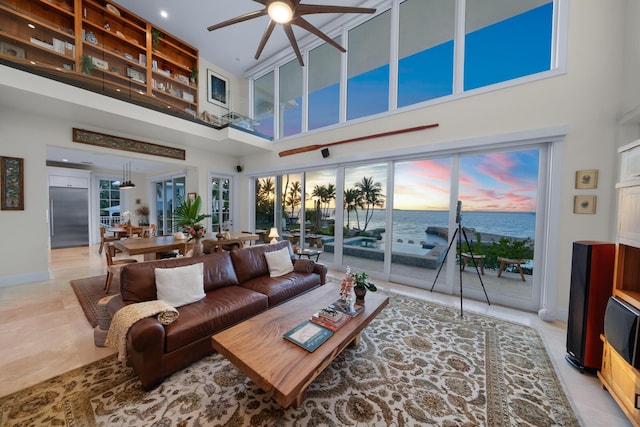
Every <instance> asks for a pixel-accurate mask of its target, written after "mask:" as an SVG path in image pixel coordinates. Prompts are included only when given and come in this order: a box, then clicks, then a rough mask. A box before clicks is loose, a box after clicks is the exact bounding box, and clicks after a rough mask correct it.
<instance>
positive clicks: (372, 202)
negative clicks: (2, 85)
mask: <svg viewBox="0 0 640 427" xmlns="http://www.w3.org/2000/svg"><path fill="white" fill-rule="evenodd" d="M356 189H358V190H359V191H360V192H361V193H362V195H363V197H364V201H365V204H366V211H365V214H364V228H363V229H362V231H365V230H366V229H367V227H368V226H369V222H370V221H371V218H373V213H374V211H375V208H376V207H382V206H384V197H385V196H384V194H382V185H381V184H380V183H379V182H373V177H368V178H367V177H366V176H363V177H362V181H360V182H356Z"/></svg>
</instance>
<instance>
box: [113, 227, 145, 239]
mask: <svg viewBox="0 0 640 427" xmlns="http://www.w3.org/2000/svg"><path fill="white" fill-rule="evenodd" d="M129 229H131V234H138V235H140V236H142V234H143V233H144V227H139V226H138V227H134V226H131V227H128V226H124V225H112V226H110V227H107V231H108V232H110V233H113V234H115V235H116V237H117V238H118V239H122V238H123V237H128V236H129Z"/></svg>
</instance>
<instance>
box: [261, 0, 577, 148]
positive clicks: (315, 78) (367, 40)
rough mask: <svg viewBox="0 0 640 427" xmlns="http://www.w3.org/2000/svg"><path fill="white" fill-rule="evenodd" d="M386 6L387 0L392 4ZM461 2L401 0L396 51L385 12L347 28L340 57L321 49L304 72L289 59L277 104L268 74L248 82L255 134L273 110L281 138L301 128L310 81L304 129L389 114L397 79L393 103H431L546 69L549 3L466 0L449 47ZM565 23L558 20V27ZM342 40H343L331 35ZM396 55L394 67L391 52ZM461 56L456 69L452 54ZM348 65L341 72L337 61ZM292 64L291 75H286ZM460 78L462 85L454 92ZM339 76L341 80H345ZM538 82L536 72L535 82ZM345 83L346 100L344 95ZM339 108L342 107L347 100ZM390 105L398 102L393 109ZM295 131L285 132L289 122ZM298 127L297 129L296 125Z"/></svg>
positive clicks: (549, 62) (268, 127)
mask: <svg viewBox="0 0 640 427" xmlns="http://www.w3.org/2000/svg"><path fill="white" fill-rule="evenodd" d="M389 3H391V2H389ZM457 3H459V1H458V0H404V1H401V2H400V5H399V13H398V14H397V15H394V19H398V23H397V25H398V28H399V34H398V45H397V46H393V49H392V48H391V31H392V28H395V22H394V23H393V24H394V25H392V22H391V11H390V10H387V11H385V12H383V13H381V14H380V15H378V16H376V17H374V18H372V19H370V20H369V21H367V22H365V23H363V24H361V25H358V26H356V27H353V28H351V29H349V33H348V42H347V44H348V46H347V49H348V52H347V54H346V55H342V54H341V53H340V52H339V51H337V50H336V49H334V48H333V47H332V46H329V45H327V44H326V43H325V44H322V45H320V46H319V47H316V48H314V49H312V50H311V51H310V52H309V60H308V64H307V66H306V67H303V68H302V71H301V74H297V71H295V67H297V65H296V63H295V61H292V62H291V63H287V64H286V65H283V66H282V67H281V68H280V73H282V74H283V75H282V76H281V79H280V81H279V83H280V91H279V92H280V93H276V94H275V96H276V98H279V97H281V101H276V100H275V99H274V83H275V82H274V78H273V75H274V73H275V72H271V73H269V74H267V75H265V76H262V77H260V78H258V79H257V80H255V81H254V93H255V97H254V118H255V119H256V120H258V121H259V122H260V125H259V126H258V130H259V131H260V132H262V133H265V134H267V135H270V136H273V134H274V128H273V126H274V120H273V106H274V102H278V104H277V105H278V106H279V107H280V108H281V109H282V110H283V111H281V113H280V116H281V120H280V123H279V126H280V128H279V129H280V130H281V132H280V134H279V135H278V136H289V135H293V134H294V133H297V132H301V131H302V127H301V123H304V117H302V113H303V111H304V110H303V109H302V107H301V106H300V102H299V101H298V99H299V98H300V94H302V93H304V87H303V86H301V85H300V84H299V79H300V78H301V79H302V81H304V73H305V72H306V73H307V77H308V84H307V89H308V109H307V112H308V117H307V123H308V130H314V129H318V128H322V127H324V126H330V125H333V124H336V123H339V122H340V120H341V119H342V117H341V115H340V114H341V111H346V120H353V119H358V118H361V117H366V116H370V115H374V114H379V113H383V112H386V111H388V109H389V107H390V105H389V104H390V102H389V95H390V94H389V90H390V87H393V86H392V85H391V84H390V82H392V81H393V82H396V81H397V93H396V94H395V95H396V96H397V107H406V106H410V105H413V104H416V103H420V102H424V101H428V100H433V99H437V98H442V97H446V96H447V95H452V94H453V93H454V90H455V91H456V93H460V92H463V91H468V90H473V89H476V88H479V87H483V86H488V85H493V84H496V83H501V82H506V81H509V80H513V79H517V78H519V77H524V76H531V75H534V74H537V73H541V72H544V71H549V70H551V69H552V66H553V64H554V61H553V57H554V55H556V53H555V52H554V50H553V47H554V40H553V34H554V31H553V21H554V17H555V16H557V13H556V11H555V10H554V2H553V1H552V0H517V1H515V0H466V1H464V4H465V13H464V16H463V17H462V21H463V22H461V24H462V25H463V28H464V31H465V36H464V43H462V40H459V41H460V43H457V44H456V43H454V34H455V28H456V24H457V22H456V18H457V16H456V4H457ZM561 24H564V23H561ZM335 40H336V41H337V42H339V43H340V38H339V37H338V38H336V39H335ZM396 49H397V54H398V63H397V73H396V67H391V66H390V62H389V60H390V57H391V54H392V53H394V54H395V52H396ZM456 49H461V50H464V51H460V52H459V53H460V54H462V55H463V57H464V59H463V60H460V61H459V64H458V65H459V66H461V67H462V69H461V70H459V71H458V70H454V58H455V57H456V54H457V53H458V51H457V50H456ZM344 57H346V59H347V70H346V71H347V72H346V76H343V75H342V74H341V70H342V68H341V65H342V62H341V59H342V58H344ZM290 67H291V69H290ZM457 73H461V74H462V76H463V79H464V80H463V85H462V87H457V86H456V87H455V88H454V84H453V82H454V78H455V75H457ZM343 77H346V81H343V79H342V78H343ZM541 77H542V76H541ZM341 85H346V100H343V99H342V98H341V91H342V90H343V89H344V86H341ZM345 101H346V104H341V102H345ZM391 107H392V108H394V107H395V106H394V105H392V106H391ZM290 124H291V125H292V126H291V127H289V125H290ZM298 126H300V131H296V130H295V128H297V127H298Z"/></svg>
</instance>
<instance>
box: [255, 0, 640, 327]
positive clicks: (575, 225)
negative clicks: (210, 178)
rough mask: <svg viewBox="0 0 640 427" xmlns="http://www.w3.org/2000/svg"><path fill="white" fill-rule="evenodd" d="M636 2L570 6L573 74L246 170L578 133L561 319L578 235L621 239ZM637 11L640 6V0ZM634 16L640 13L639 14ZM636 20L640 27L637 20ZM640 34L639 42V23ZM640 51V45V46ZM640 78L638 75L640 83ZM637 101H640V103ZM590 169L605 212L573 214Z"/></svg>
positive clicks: (406, 116)
mask: <svg viewBox="0 0 640 427" xmlns="http://www.w3.org/2000/svg"><path fill="white" fill-rule="evenodd" d="M629 3H634V2H629ZM626 6H628V5H627V4H626V2H623V1H620V2H586V1H572V2H571V3H570V7H569V24H568V54H567V70H566V73H565V74H562V75H558V76H555V77H551V78H547V79H543V80H538V81H534V82H530V83H526V84H522V85H519V86H515V87H510V88H504V89H501V90H497V91H493V92H488V93H480V94H477V95H475V96H466V97H462V98H460V99H452V100H450V101H449V102H445V103H441V104H437V105H432V106H428V107H425V108H421V109H417V110H413V111H408V112H404V113H400V114H397V115H392V116H387V117H378V118H375V119H372V120H369V121H364V122H361V123H359V124H355V125H352V126H347V127H341V128H337V129H334V130H331V131H328V132H323V133H313V134H309V135H307V136H304V137H299V138H294V139H290V140H286V141H283V142H281V143H278V144H277V147H276V150H275V151H274V152H273V153H272V154H271V157H270V158H265V156H254V157H252V158H245V159H244V165H245V170H246V172H247V173H249V174H250V173H251V172H252V171H263V170H264V169H265V165H266V164H268V165H270V166H272V167H273V168H275V169H276V170H277V169H279V170H286V169H295V168H296V167H298V168H299V167H300V165H305V166H306V167H312V166H317V165H330V164H333V163H339V162H344V161H356V160H365V159H373V158H376V157H382V156H387V155H389V154H393V152H394V151H395V152H400V151H403V150H404V151H407V150H412V151H414V152H429V151H430V150H433V149H434V147H439V146H442V145H447V144H449V145H453V144H454V143H456V142H459V141H465V143H466V144H467V145H471V146H473V145H474V144H476V143H481V142H482V141H483V140H484V139H486V138H492V137H496V136H499V135H505V134H522V133H526V132H530V131H532V132H535V131H539V130H542V129H549V128H561V127H566V129H567V130H568V134H567V137H566V139H565V141H564V144H563V145H564V154H563V164H562V172H561V186H562V190H561V191H562V192H561V197H560V200H561V203H560V204H561V205H560V206H559V212H560V217H559V218H552V219H551V220H552V221H557V222H558V225H559V248H558V253H559V259H558V267H557V271H555V272H554V273H555V274H553V275H552V277H553V276H555V280H557V283H556V284H554V288H556V285H557V295H556V300H557V307H556V310H555V311H556V315H558V316H560V317H563V316H566V313H567V307H568V300H569V281H570V269H571V251H572V242H573V241H576V240H585V239H589V240H604V241H614V240H615V226H614V224H615V218H616V216H615V214H616V212H615V191H614V184H615V181H616V169H617V161H618V159H617V153H616V146H617V142H616V134H617V129H618V128H617V118H618V116H619V115H620V113H621V110H622V108H623V106H622V103H621V97H622V91H623V87H622V84H621V81H622V76H623V69H622V64H623V58H624V57H625V55H627V54H628V52H625V50H624V47H623V46H624V44H623V41H624V36H625V33H624V23H625V13H626V12H627V11H626ZM632 8H634V9H637V8H638V6H637V2H635V4H634V5H633V6H632ZM634 16H636V17H637V16H638V15H637V13H636V14H635V15H634ZM629 24H630V25H631V24H633V25H636V23H635V22H630V23H629ZM634 33H635V34H633V35H634V36H635V37H636V40H637V39H638V34H637V30H634ZM634 49H636V50H637V45H636V46H635V47H634ZM634 62H636V63H637V61H634ZM636 71H637V70H636ZM637 76H638V73H637V72H636V73H635V75H634V78H636V82H635V83H634V86H637V85H638V83H637ZM634 97H635V96H634ZM636 99H637V98H636ZM630 104H631V105H637V100H636V103H635V104H633V102H630ZM429 123H439V127H438V128H436V129H431V130H425V131H421V132H419V133H409V134H404V135H398V136H395V137H387V138H380V139H373V140H368V141H363V142H355V143H350V144H344V145H337V146H334V147H331V148H330V152H331V156H330V157H329V158H328V159H325V160H322V159H321V155H320V153H319V151H318V150H316V151H312V152H309V153H304V154H297V155H293V156H288V157H284V158H280V157H278V154H277V153H278V152H279V151H282V150H285V149H290V148H294V147H299V146H307V145H312V144H323V143H329V142H332V141H339V140H343V139H348V138H354V137H359V136H363V135H368V134H374V133H379V132H385V131H391V130H396V129H403V128H410V127H414V126H419V125H423V124H429ZM580 169H598V170H599V171H600V174H599V179H598V188H597V189H596V190H594V191H593V192H591V193H590V194H595V195H597V197H598V200H597V213H596V214H595V215H576V214H573V196H574V195H576V194H578V193H579V192H578V191H576V190H575V189H574V179H575V172H576V171H577V170H580ZM247 185H248V184H247ZM583 191H584V190H583ZM580 194H582V193H580Z"/></svg>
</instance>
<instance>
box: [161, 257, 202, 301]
mask: <svg viewBox="0 0 640 427" xmlns="http://www.w3.org/2000/svg"><path fill="white" fill-rule="evenodd" d="M155 272H156V291H157V294H158V299H160V300H163V301H165V302H166V303H167V304H169V305H171V306H173V307H181V306H183V305H187V304H191V303H192V302H196V301H200V300H201V299H202V298H204V264H203V263H201V262H200V263H198V264H191V265H186V266H184V267H174V268H156V269H155Z"/></svg>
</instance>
